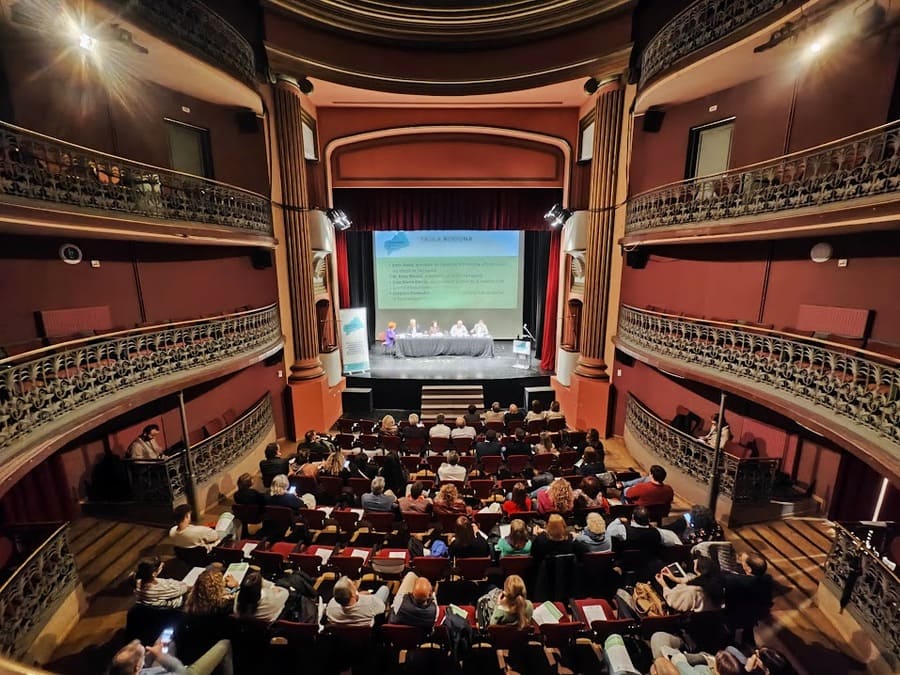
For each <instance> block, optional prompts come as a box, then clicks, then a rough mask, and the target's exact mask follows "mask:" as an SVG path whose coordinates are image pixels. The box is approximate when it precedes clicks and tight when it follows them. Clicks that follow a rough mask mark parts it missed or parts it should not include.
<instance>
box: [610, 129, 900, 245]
mask: <svg viewBox="0 0 900 675" xmlns="http://www.w3.org/2000/svg"><path fill="white" fill-rule="evenodd" d="M898 191H900V121H895V122H892V123H890V124H886V125H884V126H881V127H877V128H875V129H870V130H868V131H864V132H862V133H859V134H856V135H854V136H850V137H847V138H843V139H840V140H838V141H834V142H832V143H827V144H825V145H820V146H818V147H816V148H811V149H809V150H801V151H800V152H795V153H793V154H790V155H785V156H783V157H778V158H777V159H774V160H769V161H766V162H760V163H759V164H753V165H750V166H747V167H743V168H740V169H732V170H730V171H726V172H724V173H720V174H715V175H713V176H708V177H704V178H701V179H691V180H685V181H680V182H678V183H671V184H669V185H665V186H663V187H661V188H657V189H655V190H649V191H647V192H644V193H641V194H639V195H637V196H635V197H632V198H631V199H630V200H629V202H628V216H627V220H626V223H625V238H624V239H623V242H624V243H638V242H642V241H656V240H663V239H665V240H673V241H674V240H677V239H678V238H687V237H690V238H692V239H694V238H696V237H697V236H716V234H717V233H719V232H724V233H730V234H734V233H735V232H745V233H752V232H753V231H758V232H759V233H761V234H766V233H771V232H773V231H777V229H779V228H778V226H775V225H773V224H772V223H771V222H770V221H773V220H783V219H787V218H790V219H791V223H790V226H791V227H792V228H794V227H795V226H796V227H803V228H804V229H807V228H809V229H815V228H817V227H828V228H832V229H833V228H834V227H836V226H839V225H841V224H842V223H849V224H854V221H856V220H857V219H858V218H859V216H858V215H855V214H853V213H852V212H853V210H854V209H858V208H861V207H865V208H866V209H867V211H866V214H865V217H864V220H865V221H867V222H875V221H877V220H879V218H878V215H879V214H878V212H877V211H874V210H873V209H872V208H871V207H878V208H879V209H881V210H884V207H885V206H886V205H888V206H894V207H896V204H893V205H891V204H890V202H896V201H897V193H898ZM893 215H896V214H893ZM802 217H806V220H805V221H804V220H802Z"/></svg>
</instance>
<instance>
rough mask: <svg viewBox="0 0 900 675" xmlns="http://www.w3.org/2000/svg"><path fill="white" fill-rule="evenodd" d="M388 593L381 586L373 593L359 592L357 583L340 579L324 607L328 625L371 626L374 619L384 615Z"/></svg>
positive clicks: (348, 578)
mask: <svg viewBox="0 0 900 675" xmlns="http://www.w3.org/2000/svg"><path fill="white" fill-rule="evenodd" d="M389 597H390V591H389V590H388V587H387V586H382V587H381V588H379V589H378V590H377V591H375V592H374V593H372V592H370V591H362V592H361V591H360V590H359V581H353V580H352V579H351V578H350V577H341V578H340V579H338V580H337V583H336V584H335V585H334V591H333V595H332V598H331V600H329V601H328V605H327V606H326V607H325V616H326V617H327V618H328V622H329V623H339V624H343V625H345V626H371V625H372V624H373V623H374V621H375V618H376V617H378V616H380V615H382V614H384V612H385V609H386V608H387V601H388V598H389Z"/></svg>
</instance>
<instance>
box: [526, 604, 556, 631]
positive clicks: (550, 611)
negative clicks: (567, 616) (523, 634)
mask: <svg viewBox="0 0 900 675" xmlns="http://www.w3.org/2000/svg"><path fill="white" fill-rule="evenodd" d="M562 616H563V614H562V612H560V611H559V608H558V607H557V606H556V605H554V604H553V603H552V602H550V601H549V600H547V601H546V602H542V603H541V604H540V605H538V606H537V607H535V608H534V612H533V613H532V615H531V618H532V619H534V622H535V623H536V624H537V625H538V626H543V625H544V624H545V623H559V620H560V619H561V618H562Z"/></svg>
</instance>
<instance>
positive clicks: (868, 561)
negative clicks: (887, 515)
mask: <svg viewBox="0 0 900 675" xmlns="http://www.w3.org/2000/svg"><path fill="white" fill-rule="evenodd" d="M834 529H835V536H834V543H833V544H832V546H831V551H830V552H829V554H828V559H827V560H826V561H825V578H824V583H825V584H826V585H828V586H830V587H831V589H832V590H833V591H834V592H835V594H836V595H837V596H838V598H840V602H841V606H842V607H844V608H845V609H846V610H847V611H849V613H850V614H851V616H853V618H854V619H856V620H857V621H858V622H859V623H860V624H861V625H862V626H863V627H864V628H865V629H866V633H867V634H868V635H869V637H870V638H872V639H873V640H874V641H875V643H876V644H877V645H878V647H879V649H880V650H881V653H882V655H883V656H884V657H885V660H886V661H887V662H888V664H889V665H890V666H891V667H892V668H894V670H898V669H900V579H898V577H897V574H896V573H895V572H893V571H891V569H890V568H889V567H888V566H887V565H886V564H885V563H884V562H883V561H882V560H881V559H880V558H879V557H878V555H877V553H876V552H874V551H873V550H872V549H870V548H869V547H867V546H866V544H865V543H864V542H863V541H862V540H860V539H859V538H857V537H856V536H855V535H854V534H853V533H851V532H850V531H849V530H848V529H847V528H845V527H844V526H842V525H840V524H835V528H834Z"/></svg>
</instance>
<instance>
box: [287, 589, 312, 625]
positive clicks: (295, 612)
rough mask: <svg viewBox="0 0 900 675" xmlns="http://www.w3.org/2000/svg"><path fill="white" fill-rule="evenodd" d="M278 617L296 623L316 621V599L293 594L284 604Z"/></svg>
mask: <svg viewBox="0 0 900 675" xmlns="http://www.w3.org/2000/svg"><path fill="white" fill-rule="evenodd" d="M279 618H280V619H284V620H286V621H294V622H296V623H318V621H319V608H318V606H317V605H316V601H315V600H313V599H312V598H310V597H308V596H306V595H299V596H294V597H292V598H291V600H290V601H289V602H288V603H287V604H286V605H285V607H284V610H283V611H282V612H281V616H280V617H279Z"/></svg>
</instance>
